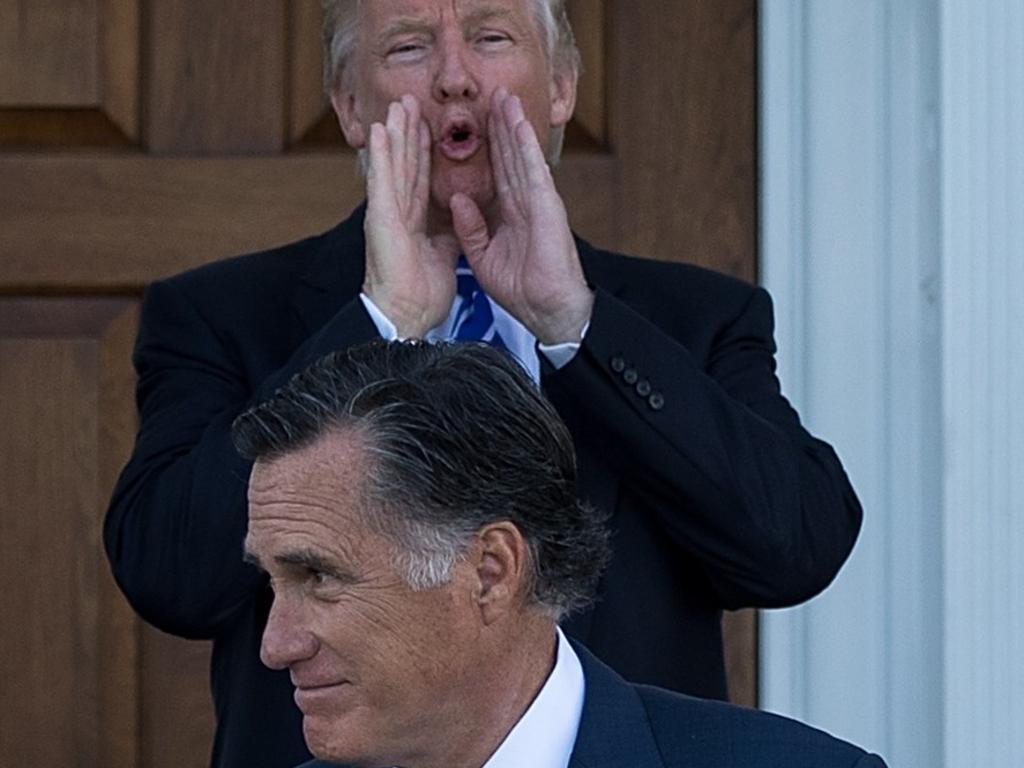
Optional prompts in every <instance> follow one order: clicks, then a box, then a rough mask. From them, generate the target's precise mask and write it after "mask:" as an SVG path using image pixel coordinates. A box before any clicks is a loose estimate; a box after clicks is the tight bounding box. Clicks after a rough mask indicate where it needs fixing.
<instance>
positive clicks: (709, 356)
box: [104, 209, 861, 768]
mask: <svg viewBox="0 0 1024 768" xmlns="http://www.w3.org/2000/svg"><path fill="white" fill-rule="evenodd" d="M362 214H363V211H362V209H360V210H357V211H356V213H355V214H354V215H353V216H352V217H351V218H349V219H348V220H346V221H344V222H342V223H341V224H340V225H339V226H337V227H335V228H334V229H333V230H331V231H329V232H327V233H325V234H323V235H319V236H317V237H313V238H310V239H308V240H304V241H302V242H299V243H294V244H291V245H288V246H284V247H281V248H277V249H274V250H271V251H266V252H263V253H258V254H254V255H250V256H244V257H240V258H236V259H231V260H226V261H222V262H218V263H215V264H211V265H208V266H205V267H202V268H200V269H197V270H194V271H191V272H188V273H185V274H183V275H179V276H177V277H174V278H171V279H169V280H165V281H161V282H157V283H154V284H153V285H152V286H150V288H149V290H148V291H147V293H146V298H145V301H144V303H143V308H142V320H141V326H140V330H139V337H138V341H137V345H136V350H135V357H134V362H135V366H136V369H137V371H138V375H139V382H138V390H137V396H138V407H139V414H140V427H139V433H138V438H137V441H136V445H135V450H134V453H133V455H132V458H131V460H130V462H129V463H128V465H127V466H126V467H125V469H124V472H123V473H122V476H121V478H120V481H119V483H118V485H117V488H116V490H115V493H114V497H113V500H112V502H111V506H110V510H109V513H108V516H107V519H106V526H105V532H104V535H105V543H106V548H107V553H108V556H109V558H110V561H111V563H112V566H113V570H114V574H115V577H116V578H117V581H118V583H119V584H120V585H121V588H122V589H123V590H124V593H125V595H126V596H127V597H128V599H129V601H130V602H131V603H132V605H133V606H134V607H135V609H136V610H137V611H138V612H139V614H140V615H141V616H142V617H143V618H144V619H146V620H147V621H149V622H151V623H153V624H154V625H156V626H157V627H160V628H161V629H164V630H166V631H168V632H171V633H173V634H176V635H181V636H183V637H189V638H212V639H213V640H214V651H213V667H212V672H211V681H212V687H213V696H214V704H215V708H216V712H217V718H218V730H217V740H216V744H215V747H214V751H215V759H214V764H215V765H218V766H245V768H259V767H260V766H267V768H272V767H275V766H280V765H284V764H288V765H294V764H296V763H299V762H301V761H302V759H303V756H304V755H305V754H306V752H305V746H304V744H303V741H302V736H301V732H300V727H299V725H300V718H299V713H298V711H297V709H296V708H295V706H294V704H293V702H292V698H291V686H290V683H289V680H288V676H287V674H282V673H279V672H271V671H269V670H267V669H266V668H264V667H263V666H262V665H261V664H260V661H259V659H258V655H257V649H258V647H259V643H260V636H261V633H262V630H263V626H264V623H265V621H266V617H267V612H268V608H269V605H270V602H271V594H270V591H269V589H268V587H267V584H266V581H265V579H264V577H263V576H262V575H260V574H259V573H258V572H257V571H256V570H255V569H254V568H252V567H251V566H249V565H247V564H245V563H243V562H242V559H241V556H240V552H241V546H242V540H243V538H244V534H245V529H246V482H247V479H248V475H249V470H250V465H249V463H248V462H246V461H243V460H242V459H241V458H239V457H238V455H237V454H236V453H235V451H234V449H233V447H232V445H231V438H230V425H231V422H232V421H233V419H234V418H235V417H236V416H237V415H238V414H239V413H240V412H241V411H242V410H244V409H245V408H246V407H248V406H249V405H252V404H253V403H255V402H257V401H259V400H261V399H263V398H264V397H266V396H267V395H269V394H270V393H272V392H273V391H274V389H276V388H277V387H278V386H280V385H282V384H284V383H285V382H286V381H287V380H288V379H289V378H290V377H291V376H292V375H293V374H295V373H296V372H297V371H299V370H301V369H302V368H303V367H305V366H306V365H307V364H308V363H310V362H312V361H313V360H315V359H317V358H319V357H321V356H322V355H324V354H326V353H328V352H331V351H333V350H337V349H342V348H346V347H348V346H351V345H353V344H357V343H360V342H364V341H367V340H369V339H371V338H373V337H375V336H376V335H377V331H376V329H375V327H374V325H373V323H372V321H371V320H370V318H369V316H368V315H367V313H366V311H365V309H364V307H363V305H362V302H360V301H359V299H358V293H359V290H360V287H361V285H362V281H363V267H364V256H363V255H364V240H363V230H362ZM578 247H579V251H580V256H581V259H582V263H583V267H584V271H585V273H586V275H587V279H588V280H589V281H590V283H591V284H592V285H593V286H594V287H595V288H596V295H597V298H596V302H595V305H594V314H593V317H592V321H591V325H590V329H589V331H588V333H587V337H586V339H585V341H584V343H583V345H582V347H581V349H580V351H579V353H578V354H577V355H576V357H575V358H574V359H573V360H572V362H570V363H569V364H568V365H566V366H565V367H564V368H562V369H560V370H558V371H555V370H553V369H551V368H550V367H549V366H546V365H544V366H543V372H542V385H543V388H544V390H545V392H546V393H547V395H548V396H549V397H550V399H551V400H552V401H553V403H554V404H555V407H556V408H557V409H558V411H559V412H560V414H561V415H562V417H563V418H564V419H565V421H566V423H567V424H568V425H569V428H570V430H571V432H572V434H573V437H574V439H575V442H576V447H577V451H578V454H579V470H580V472H579V477H580V494H581V496H583V497H585V498H587V499H588V500H590V501H591V502H592V503H594V504H596V505H598V506H599V507H601V508H603V509H605V510H607V511H608V512H609V513H610V514H611V521H610V523H611V527H612V529H613V542H612V543H613V548H614V552H615V555H614V558H613V560H612V563H611V565H610V567H609V569H608V571H607V573H606V575H605V577H604V578H603V580H602V583H601V586H600V600H599V602H598V603H597V605H596V607H595V608H594V609H593V610H591V611H589V612H587V613H585V614H582V615H580V616H577V617H575V618H574V619H572V620H570V621H569V622H568V624H567V625H566V630H567V632H568V634H569V635H570V636H572V637H576V638H578V639H580V640H583V641H584V642H586V643H587V645H588V647H590V648H591V649H592V650H593V651H594V653H596V654H597V656H599V657H600V658H602V659H603V660H604V661H605V662H607V663H609V664H610V665H611V666H612V667H613V668H615V669H616V670H617V671H618V672H619V673H621V674H623V675H624V676H625V677H626V678H627V679H629V680H631V681H633V682H645V683H654V684H658V685H661V686H664V687H667V688H671V689H674V690H681V691H684V692H688V693H694V694H698V695H701V696H710V697H724V695H725V676H724V663H723V657H722V643H721V630H720V613H721V610H722V609H723V608H738V607H742V606H782V605H789V604H792V603H796V602H799V601H802V600H804V599H807V598H809V597H810V596H812V595H814V594H816V593H817V592H818V591H820V590H821V589H823V588H824V587H825V586H826V585H827V584H828V583H829V582H830V581H831V579H832V578H833V577H834V576H835V574H836V572H837V571H838V569H839V567H840V565H841V564H842V563H843V561H844V559H845V558H846V556H847V554H848V553H849V551H850V549H851V548H852V546H853V542H854V540H855V538H856V535H857V531H858V529H859V526H860V520H861V510H860V507H859V505H858V503H857V500H856V497H855V496H854V493H853V490H852V489H851V488H850V485H849V483H848V481H847V479H846V476H845V474H844V472H843V470H842V467H841V466H840V464H839V461H838V459H837V458H836V456H835V454H834V453H833V451H832V450H831V448H829V446H828V445H826V444H825V443H823V442H821V441H819V440H816V439H815V438H813V437H811V436H810V435H809V434H808V433H807V432H806V431H805V430H804V429H803V428H802V427H801V425H800V422H799V419H798V417H797V414H796V412H795V411H794V410H793V409H792V408H791V407H790V406H789V404H788V403H787V402H786V400H785V399H784V398H783V397H782V396H781V395H780V392H779V385H778V381H777V380H776V378H775V373H774V371H775V361H774V343H773V340H772V314H771V303H770V300H769V298H768V295H767V294H766V293H765V292H764V291H763V290H761V289H758V288H755V287H753V286H750V285H747V284H745V283H742V282H740V281H738V280H734V279H731V278H728V277H724V276H722V275H718V274H715V273H712V272H709V271H706V270H702V269H699V268H696V267H693V266H687V265H683V264H667V263H662V262H655V261H648V260H643V259H632V258H627V257H623V256H620V255H617V254H613V253H609V252H606V251H601V250H598V249H596V248H593V247H592V246H590V245H588V244H587V243H585V242H583V241H582V240H581V241H578Z"/></svg>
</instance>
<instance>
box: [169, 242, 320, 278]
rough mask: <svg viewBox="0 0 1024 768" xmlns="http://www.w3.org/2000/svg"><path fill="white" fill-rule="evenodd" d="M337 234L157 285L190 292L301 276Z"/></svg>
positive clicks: (208, 267)
mask: <svg viewBox="0 0 1024 768" xmlns="http://www.w3.org/2000/svg"><path fill="white" fill-rule="evenodd" d="M336 231H337V227H335V228H333V229H331V230H328V231H327V232H322V233H320V234H318V235H313V236H311V237H307V238H303V239H302V240H297V241H295V242H292V243H286V244H284V245H278V246H275V247H273V248H267V249H265V250H261V251H255V252H252V253H246V254H242V255H237V256H230V257H227V258H223V259H218V260H217V261H211V262H209V263H208V264H203V265H202V266H199V267H194V268H192V269H189V270H187V271H185V272H181V273H179V274H177V275H173V276H171V277H168V278H165V279H164V280H162V281H160V282H167V283H174V284H177V285H178V286H179V287H182V288H191V287H196V286H198V285H203V284H211V283H213V284H218V285H220V284H223V283H225V282H229V281H237V280H246V279H248V278H250V277H251V276H254V275H259V276H260V277H261V278H263V279H266V280H269V281H272V280H274V279H281V278H286V277H288V276H292V275H300V274H302V273H303V272H304V270H305V269H306V268H308V266H309V265H310V264H311V263H312V262H313V261H314V260H315V259H317V258H318V257H319V256H321V255H322V253H323V252H324V250H325V249H328V248H330V246H331V243H332V242H333V241H334V239H335V237H336Z"/></svg>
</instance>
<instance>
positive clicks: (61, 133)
mask: <svg viewBox="0 0 1024 768" xmlns="http://www.w3.org/2000/svg"><path fill="white" fill-rule="evenodd" d="M138 59H139V3H138V0H59V1H57V0H54V1H53V2H46V3H38V2H27V0H24V1H21V0H0V147H7V148H19V149H32V148H45V147H53V146H60V147H69V146H100V147H107V146H128V145H132V144H134V143H136V142H137V141H138V135H139V76H138V75H139V66H138Z"/></svg>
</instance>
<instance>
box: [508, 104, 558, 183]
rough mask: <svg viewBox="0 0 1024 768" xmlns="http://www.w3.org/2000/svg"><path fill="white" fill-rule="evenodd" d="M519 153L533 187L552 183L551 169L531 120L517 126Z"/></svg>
mask: <svg viewBox="0 0 1024 768" xmlns="http://www.w3.org/2000/svg"><path fill="white" fill-rule="evenodd" d="M515 137H516V144H517V145H518V147H519V152H518V153H517V154H518V155H519V157H520V158H522V161H523V165H524V167H525V172H526V178H527V180H528V181H529V183H530V185H531V186H533V187H537V186H546V185H548V184H550V183H551V168H550V167H549V166H548V161H547V158H545V157H544V151H543V150H542V149H541V148H540V142H539V141H538V140H537V133H536V132H535V131H534V130H533V126H532V125H530V121H529V120H523V121H522V122H520V123H519V124H518V125H517V126H516V130H515Z"/></svg>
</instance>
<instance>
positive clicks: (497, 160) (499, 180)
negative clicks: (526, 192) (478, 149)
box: [487, 111, 509, 197]
mask: <svg viewBox="0 0 1024 768" xmlns="http://www.w3.org/2000/svg"><path fill="white" fill-rule="evenodd" d="M487 136H488V140H489V141H490V148H491V172H492V173H493V174H494V186H495V189H497V191H498V196H499V197H502V196H505V195H508V194H509V178H508V170H507V169H506V168H505V158H504V157H503V151H504V150H503V147H502V144H501V139H500V137H499V134H498V120H497V118H496V117H495V115H494V112H493V111H492V112H491V113H490V114H489V115H488V116H487Z"/></svg>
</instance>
